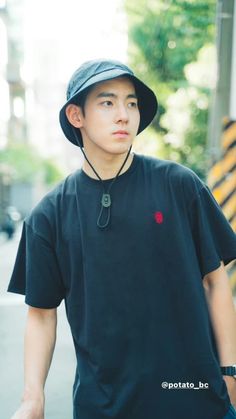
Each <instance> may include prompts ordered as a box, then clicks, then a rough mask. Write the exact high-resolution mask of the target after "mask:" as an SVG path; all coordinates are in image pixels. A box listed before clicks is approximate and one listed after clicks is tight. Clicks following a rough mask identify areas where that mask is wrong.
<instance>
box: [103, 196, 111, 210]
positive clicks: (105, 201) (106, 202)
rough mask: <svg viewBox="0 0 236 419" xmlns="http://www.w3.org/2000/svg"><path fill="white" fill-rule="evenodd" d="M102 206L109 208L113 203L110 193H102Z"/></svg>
mask: <svg viewBox="0 0 236 419" xmlns="http://www.w3.org/2000/svg"><path fill="white" fill-rule="evenodd" d="M101 202H102V206H103V207H105V208H107V207H110V205H111V196H110V194H109V193H104V194H102V201H101Z"/></svg>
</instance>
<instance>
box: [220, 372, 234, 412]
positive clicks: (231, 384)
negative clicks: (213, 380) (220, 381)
mask: <svg viewBox="0 0 236 419" xmlns="http://www.w3.org/2000/svg"><path fill="white" fill-rule="evenodd" d="M223 378H224V380H225V383H226V386H227V390H228V393H229V398H230V401H231V404H232V405H233V406H234V408H235V409H236V380H235V378H234V377H230V376H229V375H223Z"/></svg>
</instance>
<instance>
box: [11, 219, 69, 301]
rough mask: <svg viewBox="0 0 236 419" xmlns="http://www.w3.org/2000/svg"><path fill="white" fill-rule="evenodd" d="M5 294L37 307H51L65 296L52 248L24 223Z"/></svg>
mask: <svg viewBox="0 0 236 419" xmlns="http://www.w3.org/2000/svg"><path fill="white" fill-rule="evenodd" d="M8 291H9V292H14V293H18V294H23V295H25V302H26V303H27V304H28V305H30V306H33V307H38V308H55V307H57V306H59V304H60V303H61V301H62V299H63V298H64V295H65V290H64V286H63V281H62V277H61V273H60V270H59V266H58V263H57V258H56V254H55V251H54V249H53V247H52V246H51V245H50V243H49V242H48V241H47V240H45V238H43V237H41V236H40V235H39V234H37V233H36V232H34V231H33V229H32V227H31V226H30V225H28V224H27V223H25V222H24V224H23V229H22V235H21V239H20V243H19V247H18V252H17V256H16V261H15V265H14V269H13V273H12V276H11V279H10V283H9V286H8Z"/></svg>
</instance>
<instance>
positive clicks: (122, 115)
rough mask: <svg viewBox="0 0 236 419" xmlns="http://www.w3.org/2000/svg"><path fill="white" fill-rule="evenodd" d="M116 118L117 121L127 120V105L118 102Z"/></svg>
mask: <svg viewBox="0 0 236 419" xmlns="http://www.w3.org/2000/svg"><path fill="white" fill-rule="evenodd" d="M116 119H117V121H118V122H119V121H122V122H127V121H128V120H129V114H128V109H127V106H125V105H123V104H120V105H119V106H118V107H117V112H116Z"/></svg>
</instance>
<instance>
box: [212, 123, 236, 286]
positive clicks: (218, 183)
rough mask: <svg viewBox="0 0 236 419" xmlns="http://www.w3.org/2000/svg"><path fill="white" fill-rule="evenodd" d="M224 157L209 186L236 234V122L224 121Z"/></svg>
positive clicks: (234, 274) (232, 273)
mask: <svg viewBox="0 0 236 419" xmlns="http://www.w3.org/2000/svg"><path fill="white" fill-rule="evenodd" d="M221 145H222V155H221V157H220V159H219V160H218V161H217V162H215V163H214V164H213V166H212V167H211V169H210V171H209V174H208V181H207V183H208V185H209V187H210V189H211V191H212V193H213V195H214V197H215V199H216V200H217V202H218V203H219V205H220V206H221V208H222V210H223V212H224V214H225V216H226V218H227V219H228V221H229V222H230V224H231V226H232V228H233V230H234V231H235V232H236V121H232V120H229V119H225V120H224V127H223V135H222V144H221ZM228 274H229V278H230V284H231V287H232V289H234V290H236V262H232V263H231V264H230V265H229V267H228Z"/></svg>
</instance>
